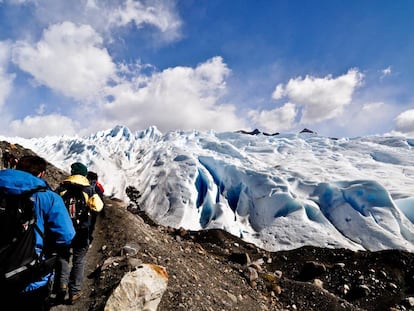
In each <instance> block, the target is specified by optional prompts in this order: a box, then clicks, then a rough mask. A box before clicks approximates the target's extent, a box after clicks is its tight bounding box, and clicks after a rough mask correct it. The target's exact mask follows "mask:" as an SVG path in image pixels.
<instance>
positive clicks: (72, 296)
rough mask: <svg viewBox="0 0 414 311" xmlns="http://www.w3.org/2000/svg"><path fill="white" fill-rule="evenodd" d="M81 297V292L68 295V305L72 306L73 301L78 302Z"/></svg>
mask: <svg viewBox="0 0 414 311" xmlns="http://www.w3.org/2000/svg"><path fill="white" fill-rule="evenodd" d="M81 296H82V293H81V292H77V293H75V294H69V304H70V305H73V304H74V303H75V301H77V300H79V298H80V297H81Z"/></svg>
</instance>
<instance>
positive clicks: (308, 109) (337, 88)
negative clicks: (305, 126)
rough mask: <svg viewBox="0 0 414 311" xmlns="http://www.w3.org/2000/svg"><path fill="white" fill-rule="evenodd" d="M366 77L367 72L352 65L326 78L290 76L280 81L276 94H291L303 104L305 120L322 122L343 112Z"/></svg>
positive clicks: (303, 120) (290, 100)
mask: <svg viewBox="0 0 414 311" xmlns="http://www.w3.org/2000/svg"><path fill="white" fill-rule="evenodd" d="M362 79H363V74H362V73H360V72H359V71H358V70H357V69H351V70H349V71H348V72H347V73H346V74H344V75H342V76H339V77H337V78H333V77H332V76H331V75H328V76H326V77H324V78H317V77H313V76H306V77H305V78H301V77H298V78H295V79H290V80H289V82H288V83H287V84H286V85H281V84H279V85H278V86H277V87H276V89H275V91H274V92H273V98H274V99H279V98H282V97H287V98H288V100H289V102H291V103H293V104H295V105H297V106H298V107H301V108H302V117H301V122H304V123H313V122H320V121H324V120H328V119H332V118H335V117H338V116H340V115H341V113H342V112H343V108H344V107H345V106H346V105H348V104H350V102H351V100H352V95H353V93H354V91H355V89H356V88H357V87H358V86H360V85H361V83H362Z"/></svg>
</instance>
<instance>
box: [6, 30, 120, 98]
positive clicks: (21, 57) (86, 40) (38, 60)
mask: <svg viewBox="0 0 414 311" xmlns="http://www.w3.org/2000/svg"><path fill="white" fill-rule="evenodd" d="M12 59H13V61H14V62H15V63H16V64H17V65H18V66H19V67H20V68H21V69H22V70H24V71H26V72H28V73H30V74H31V75H32V76H33V77H34V78H35V79H36V81H37V82H38V83H40V84H43V85H45V86H47V87H49V88H51V89H53V90H55V91H58V92H61V93H63V94H64V95H66V96H70V97H73V98H76V99H81V100H84V99H87V98H89V97H92V96H96V95H98V94H99V92H100V91H101V90H102V88H103V87H104V86H105V84H106V83H107V81H108V80H109V79H110V78H111V76H112V75H113V74H114V71H115V65H114V63H113V62H112V59H111V57H110V55H109V54H108V51H107V50H106V49H105V48H103V47H102V38H101V37H100V36H99V35H98V34H97V33H96V32H95V31H94V30H93V29H92V28H91V27H90V26H88V25H81V26H77V25H75V24H73V23H71V22H64V23H62V24H55V25H51V26H50V27H49V28H48V29H46V30H45V31H44V33H43V38H42V40H40V41H39V42H37V44H36V45H34V46H32V45H31V44H30V43H28V42H25V41H20V42H18V43H16V44H15V46H14V48H13V55H12Z"/></svg>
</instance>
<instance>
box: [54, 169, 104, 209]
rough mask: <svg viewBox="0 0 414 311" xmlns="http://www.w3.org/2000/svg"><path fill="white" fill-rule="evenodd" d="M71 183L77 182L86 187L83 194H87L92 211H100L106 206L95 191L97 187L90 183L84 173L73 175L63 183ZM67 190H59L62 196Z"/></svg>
mask: <svg viewBox="0 0 414 311" xmlns="http://www.w3.org/2000/svg"><path fill="white" fill-rule="evenodd" d="M65 183H70V184H76V185H80V186H83V187H84V191H83V195H84V196H85V201H86V204H87V205H88V206H89V208H90V209H91V210H92V211H95V212H100V211H101V210H102V208H103V206H104V203H103V202H102V200H101V198H100V197H99V195H98V194H97V193H96V192H95V189H93V188H92V187H91V185H90V184H89V180H88V179H87V178H86V177H85V176H82V175H71V176H69V177H68V178H66V179H65V180H64V181H63V184H65ZM65 192H66V190H64V189H63V191H59V194H60V195H61V196H62V195H63V194H64V193H65Z"/></svg>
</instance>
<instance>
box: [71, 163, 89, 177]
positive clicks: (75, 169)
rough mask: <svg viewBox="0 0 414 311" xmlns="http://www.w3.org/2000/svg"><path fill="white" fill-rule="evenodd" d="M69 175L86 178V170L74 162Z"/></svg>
mask: <svg viewBox="0 0 414 311" xmlns="http://www.w3.org/2000/svg"><path fill="white" fill-rule="evenodd" d="M70 168H71V171H70V173H71V174H72V175H82V176H86V175H87V174H88V168H87V167H86V166H85V165H83V164H82V163H80V162H75V163H73V164H72V165H71V166H70Z"/></svg>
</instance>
